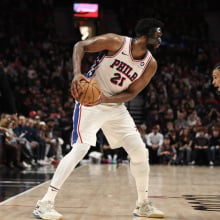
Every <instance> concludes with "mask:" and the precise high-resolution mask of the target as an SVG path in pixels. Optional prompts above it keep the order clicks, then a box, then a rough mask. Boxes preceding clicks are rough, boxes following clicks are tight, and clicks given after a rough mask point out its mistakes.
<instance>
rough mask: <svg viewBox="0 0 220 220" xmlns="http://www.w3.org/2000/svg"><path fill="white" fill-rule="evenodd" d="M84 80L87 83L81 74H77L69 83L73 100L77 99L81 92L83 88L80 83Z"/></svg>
mask: <svg viewBox="0 0 220 220" xmlns="http://www.w3.org/2000/svg"><path fill="white" fill-rule="evenodd" d="M82 79H84V80H86V81H88V79H87V78H86V77H85V76H84V75H83V74H77V75H75V76H74V78H73V80H72V83H71V88H70V90H71V95H72V96H73V98H78V97H79V94H80V93H81V92H82V91H83V87H82V85H81V84H80V81H81V80H82Z"/></svg>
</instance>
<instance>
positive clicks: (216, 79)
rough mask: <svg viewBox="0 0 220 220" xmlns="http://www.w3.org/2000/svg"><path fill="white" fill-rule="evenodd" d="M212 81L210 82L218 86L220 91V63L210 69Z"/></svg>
mask: <svg viewBox="0 0 220 220" xmlns="http://www.w3.org/2000/svg"><path fill="white" fill-rule="evenodd" d="M212 77H213V81H212V84H213V85H214V86H215V87H217V88H218V91H219V92H220V64H217V65H216V66H215V67H214V69H213V71H212Z"/></svg>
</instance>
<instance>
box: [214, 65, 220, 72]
mask: <svg viewBox="0 0 220 220" xmlns="http://www.w3.org/2000/svg"><path fill="white" fill-rule="evenodd" d="M213 69H214V70H219V71H220V63H217V64H216V65H215V66H214V68H213Z"/></svg>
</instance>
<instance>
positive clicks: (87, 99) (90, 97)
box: [76, 79, 101, 105]
mask: <svg viewBox="0 0 220 220" xmlns="http://www.w3.org/2000/svg"><path fill="white" fill-rule="evenodd" d="M80 83H81V85H82V87H83V91H82V92H81V93H80V94H79V97H78V98H76V100H77V101H78V102H79V103H80V104H81V105H88V104H93V103H95V102H96V101H98V99H99V98H100V94H101V90H100V88H99V85H98V83H97V82H96V81H95V80H94V79H88V81H86V80H84V79H82V80H81V81H80Z"/></svg>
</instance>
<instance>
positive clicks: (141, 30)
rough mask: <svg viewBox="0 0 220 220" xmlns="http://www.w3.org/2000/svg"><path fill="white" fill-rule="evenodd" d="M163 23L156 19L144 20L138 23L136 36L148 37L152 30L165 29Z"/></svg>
mask: <svg viewBox="0 0 220 220" xmlns="http://www.w3.org/2000/svg"><path fill="white" fill-rule="evenodd" d="M163 26H164V24H163V22H162V21H160V20H157V19H155V18H143V19H141V20H139V21H138V23H137V25H136V27H135V34H136V36H137V37H140V36H143V35H148V34H149V32H150V31H151V30H152V28H157V27H160V28H161V27H163Z"/></svg>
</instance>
